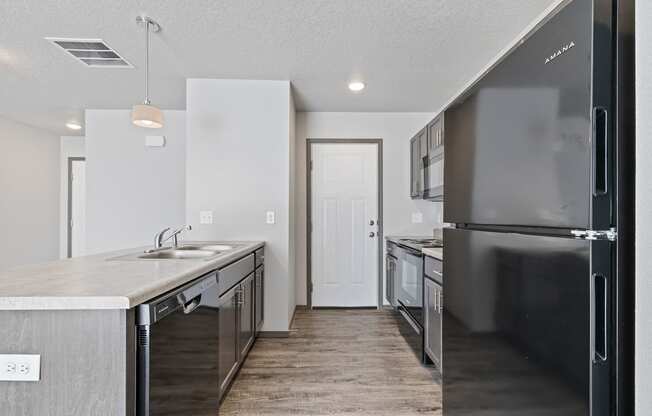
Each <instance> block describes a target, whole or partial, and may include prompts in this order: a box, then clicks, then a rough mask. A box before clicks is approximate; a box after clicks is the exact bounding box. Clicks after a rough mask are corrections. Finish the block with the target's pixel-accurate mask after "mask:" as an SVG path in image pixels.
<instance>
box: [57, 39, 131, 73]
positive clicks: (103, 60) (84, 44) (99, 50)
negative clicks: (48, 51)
mask: <svg viewBox="0 0 652 416" xmlns="http://www.w3.org/2000/svg"><path fill="white" fill-rule="evenodd" d="M45 39H46V40H48V41H49V42H52V43H53V44H55V45H57V46H58V47H60V48H61V49H63V50H64V51H66V52H67V53H68V54H70V56H72V57H73V58H75V59H76V60H77V61H79V62H81V63H83V64H84V65H85V66H88V67H91V68H133V66H132V65H131V64H130V63H129V62H127V60H126V59H125V58H123V57H122V56H120V54H118V52H116V51H115V50H114V49H112V48H111V47H110V46H109V45H107V44H106V42H104V41H103V40H102V39H67V38H45Z"/></svg>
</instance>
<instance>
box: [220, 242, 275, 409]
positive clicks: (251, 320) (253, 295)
mask: <svg viewBox="0 0 652 416" xmlns="http://www.w3.org/2000/svg"><path fill="white" fill-rule="evenodd" d="M263 258H264V257H263V250H262V249H260V250H258V251H256V253H255V255H254V254H250V255H248V256H245V257H244V258H242V259H240V260H237V261H235V262H233V263H232V264H230V265H228V266H226V267H224V268H223V269H220V270H218V280H219V283H218V286H219V287H220V289H221V294H220V296H219V301H218V307H219V316H220V318H219V325H220V328H219V349H220V351H219V359H218V360H219V386H220V400H222V399H223V398H224V395H225V394H226V392H227V391H228V389H229V386H230V385H231V382H232V381H233V377H234V376H235V374H236V373H237V372H238V368H240V366H242V364H243V363H244V360H245V359H246V358H247V354H248V353H249V350H250V349H251V347H252V345H253V343H254V341H255V339H256V335H257V333H258V331H257V330H259V329H260V327H261V326H262V319H263V315H262V312H259V310H261V311H262V308H263V307H264V305H263V303H264V291H263V289H259V287H261V288H262V285H263V266H262V263H263ZM257 264H260V266H259V267H258V268H256V269H254V268H255V266H256V265H257Z"/></svg>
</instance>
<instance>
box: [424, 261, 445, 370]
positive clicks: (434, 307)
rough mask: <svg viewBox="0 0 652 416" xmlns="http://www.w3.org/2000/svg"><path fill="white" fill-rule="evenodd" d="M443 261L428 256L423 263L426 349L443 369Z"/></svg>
mask: <svg viewBox="0 0 652 416" xmlns="http://www.w3.org/2000/svg"><path fill="white" fill-rule="evenodd" d="M442 270H443V264H442V261H441V260H439V259H436V258H434V257H430V256H426V257H425V260H424V263H423V274H424V279H423V280H424V283H423V309H424V317H423V329H424V337H423V338H424V339H423V343H424V350H425V352H426V354H427V355H428V357H429V358H430V359H431V360H432V362H433V363H434V364H435V366H436V367H437V368H438V369H439V370H440V371H441V369H442V322H443V311H444V289H443V283H444V275H443V273H442Z"/></svg>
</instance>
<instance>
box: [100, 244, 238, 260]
mask: <svg viewBox="0 0 652 416" xmlns="http://www.w3.org/2000/svg"><path fill="white" fill-rule="evenodd" d="M238 247H240V245H237V244H182V245H179V246H177V247H164V248H159V249H152V250H147V251H146V252H145V253H141V254H129V255H126V256H120V257H117V258H114V259H112V260H124V259H129V258H131V259H134V260H137V259H150V260H165V259H169V260H199V259H211V258H213V257H217V256H219V255H222V254H226V253H228V252H230V251H232V250H235V249H237V248H238Z"/></svg>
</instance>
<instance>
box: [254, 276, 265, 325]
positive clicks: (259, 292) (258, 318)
mask: <svg viewBox="0 0 652 416" xmlns="http://www.w3.org/2000/svg"><path fill="white" fill-rule="evenodd" d="M255 280H256V285H255V286H256V290H255V298H256V301H255V302H254V314H255V322H256V325H255V329H256V335H258V333H259V332H260V330H261V329H262V327H263V321H264V320H265V308H264V303H263V301H264V299H265V268H264V267H263V266H261V267H259V268H257V269H256V278H255Z"/></svg>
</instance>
